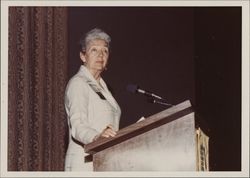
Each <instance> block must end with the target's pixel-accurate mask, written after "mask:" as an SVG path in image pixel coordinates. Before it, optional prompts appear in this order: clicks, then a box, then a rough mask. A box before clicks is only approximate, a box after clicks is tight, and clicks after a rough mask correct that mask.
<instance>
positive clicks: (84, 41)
mask: <svg viewBox="0 0 250 178" xmlns="http://www.w3.org/2000/svg"><path fill="white" fill-rule="evenodd" d="M97 39H100V40H104V41H105V42H106V43H107V45H108V48H110V42H111V37H110V36H109V35H108V34H107V33H106V32H104V31H103V30H101V29H99V28H94V29H92V30H90V31H89V32H87V33H86V34H85V35H84V36H83V37H82V38H81V39H80V45H81V50H83V51H85V50H86V47H87V45H88V43H89V42H90V41H93V40H97Z"/></svg>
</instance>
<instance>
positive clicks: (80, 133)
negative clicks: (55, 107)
mask: <svg viewBox="0 0 250 178" xmlns="http://www.w3.org/2000/svg"><path fill="white" fill-rule="evenodd" d="M65 95H66V96H65V103H66V104H65V105H66V108H67V109H66V110H67V111H68V112H67V113H68V118H69V124H70V131H71V136H73V137H74V138H75V139H76V140H78V141H80V142H82V143H83V144H88V143H90V142H92V141H93V139H94V137H95V136H97V135H98V134H99V132H97V131H96V130H95V129H94V128H92V127H91V125H90V123H89V121H88V101H89V87H88V84H87V83H85V82H84V81H83V80H82V79H81V78H74V79H72V80H71V81H70V82H69V84H68V87H67V89H66V93H65Z"/></svg>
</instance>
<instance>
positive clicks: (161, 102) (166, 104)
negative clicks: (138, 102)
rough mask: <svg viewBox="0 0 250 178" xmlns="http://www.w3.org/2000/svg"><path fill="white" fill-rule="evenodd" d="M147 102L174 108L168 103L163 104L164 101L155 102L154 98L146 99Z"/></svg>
mask: <svg viewBox="0 0 250 178" xmlns="http://www.w3.org/2000/svg"><path fill="white" fill-rule="evenodd" d="M148 102H150V103H156V104H160V105H164V106H174V105H172V104H169V103H167V102H165V101H164V100H157V99H155V98H154V97H150V98H148Z"/></svg>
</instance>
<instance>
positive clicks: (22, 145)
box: [8, 7, 68, 171]
mask: <svg viewBox="0 0 250 178" xmlns="http://www.w3.org/2000/svg"><path fill="white" fill-rule="evenodd" d="M67 28H68V27H67V8H66V7H9V51H8V55H9V56H8V58H9V59H8V171H60V170H63V168H64V156H65V152H66V147H67V139H68V133H67V132H68V131H67V121H66V114H65V110H64V90H65V86H66V83H67V78H68V72H67V57H68V54H67V53H68V52H67V51H68V47H67Z"/></svg>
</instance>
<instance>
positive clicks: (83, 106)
mask: <svg viewBox="0 0 250 178" xmlns="http://www.w3.org/2000/svg"><path fill="white" fill-rule="evenodd" d="M110 42H111V38H110V36H109V35H108V34H106V33H105V32H104V31H102V30H100V29H93V30H91V31H89V32H88V33H87V34H86V35H85V36H84V38H83V39H82V40H81V41H80V43H81V51H80V59H81V60H82V62H83V65H81V66H80V69H79V71H78V72H77V73H76V74H75V75H74V76H73V77H72V78H71V79H70V81H69V82H68V85H67V88H66V92H65V108H66V113H67V116H68V126H69V145H68V150H67V153H66V159H65V171H93V163H92V162H86V161H85V156H86V155H87V154H86V153H85V152H84V145H85V144H88V143H90V142H92V141H94V140H96V139H98V138H99V137H114V136H115V135H116V131H117V130H118V128H119V120H120V115H121V110H120V107H119V105H118V104H117V102H116V101H115V99H114V98H113V96H112V94H111V93H110V91H109V90H108V88H107V85H106V83H105V82H104V80H103V79H102V77H101V74H102V72H103V71H104V70H106V67H107V63H108V58H109V47H110Z"/></svg>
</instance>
